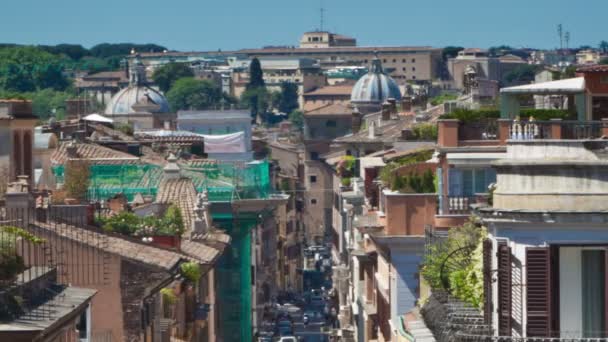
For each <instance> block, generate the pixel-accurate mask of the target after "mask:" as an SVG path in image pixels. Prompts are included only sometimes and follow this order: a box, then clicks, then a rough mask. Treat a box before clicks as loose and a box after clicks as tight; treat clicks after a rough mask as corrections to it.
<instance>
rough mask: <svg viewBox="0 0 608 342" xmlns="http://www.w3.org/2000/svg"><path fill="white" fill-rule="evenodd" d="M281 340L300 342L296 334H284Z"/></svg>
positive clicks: (283, 341)
mask: <svg viewBox="0 0 608 342" xmlns="http://www.w3.org/2000/svg"><path fill="white" fill-rule="evenodd" d="M279 342H298V339H297V338H296V337H295V336H283V337H281V339H280V340H279Z"/></svg>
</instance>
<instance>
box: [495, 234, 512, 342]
mask: <svg viewBox="0 0 608 342" xmlns="http://www.w3.org/2000/svg"><path fill="white" fill-rule="evenodd" d="M497 257H498V334H499V335H500V336H511V306H512V298H511V293H512V291H511V288H512V282H511V248H510V247H509V246H507V245H506V244H500V245H499V246H498V253H497Z"/></svg>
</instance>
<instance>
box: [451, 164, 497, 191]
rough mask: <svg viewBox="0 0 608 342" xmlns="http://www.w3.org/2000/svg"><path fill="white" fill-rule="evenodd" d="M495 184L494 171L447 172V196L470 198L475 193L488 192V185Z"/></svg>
mask: <svg viewBox="0 0 608 342" xmlns="http://www.w3.org/2000/svg"><path fill="white" fill-rule="evenodd" d="M495 182H496V170H494V169H492V168H486V169H457V168H452V169H449V171H448V185H449V193H448V195H449V196H452V197H460V196H464V197H472V196H474V195H475V194H476V193H486V192H488V185H490V184H491V183H495Z"/></svg>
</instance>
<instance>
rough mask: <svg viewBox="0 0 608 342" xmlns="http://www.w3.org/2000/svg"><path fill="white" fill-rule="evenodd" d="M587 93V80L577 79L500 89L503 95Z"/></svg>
mask: <svg viewBox="0 0 608 342" xmlns="http://www.w3.org/2000/svg"><path fill="white" fill-rule="evenodd" d="M584 91H585V78H584V77H575V78H567V79H564V80H558V81H550V82H541V83H533V84H527V85H522V86H515V87H507V88H502V89H500V93H501V94H535V95H559V94H578V93H582V92H584Z"/></svg>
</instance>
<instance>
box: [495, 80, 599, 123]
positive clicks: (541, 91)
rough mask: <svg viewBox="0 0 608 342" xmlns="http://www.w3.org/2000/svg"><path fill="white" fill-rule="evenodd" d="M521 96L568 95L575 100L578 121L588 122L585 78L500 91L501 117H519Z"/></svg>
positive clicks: (534, 84)
mask: <svg viewBox="0 0 608 342" xmlns="http://www.w3.org/2000/svg"><path fill="white" fill-rule="evenodd" d="M519 95H567V96H572V97H573V98H574V104H575V106H576V112H577V119H578V120H581V121H584V120H586V113H587V108H586V101H585V78H584V77H575V78H568V79H564V80H558V81H550V82H542V83H533V84H528V85H522V86H515V87H508V88H502V89H501V90H500V117H501V118H503V119H514V118H515V117H516V116H518V115H519V98H518V96H519Z"/></svg>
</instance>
